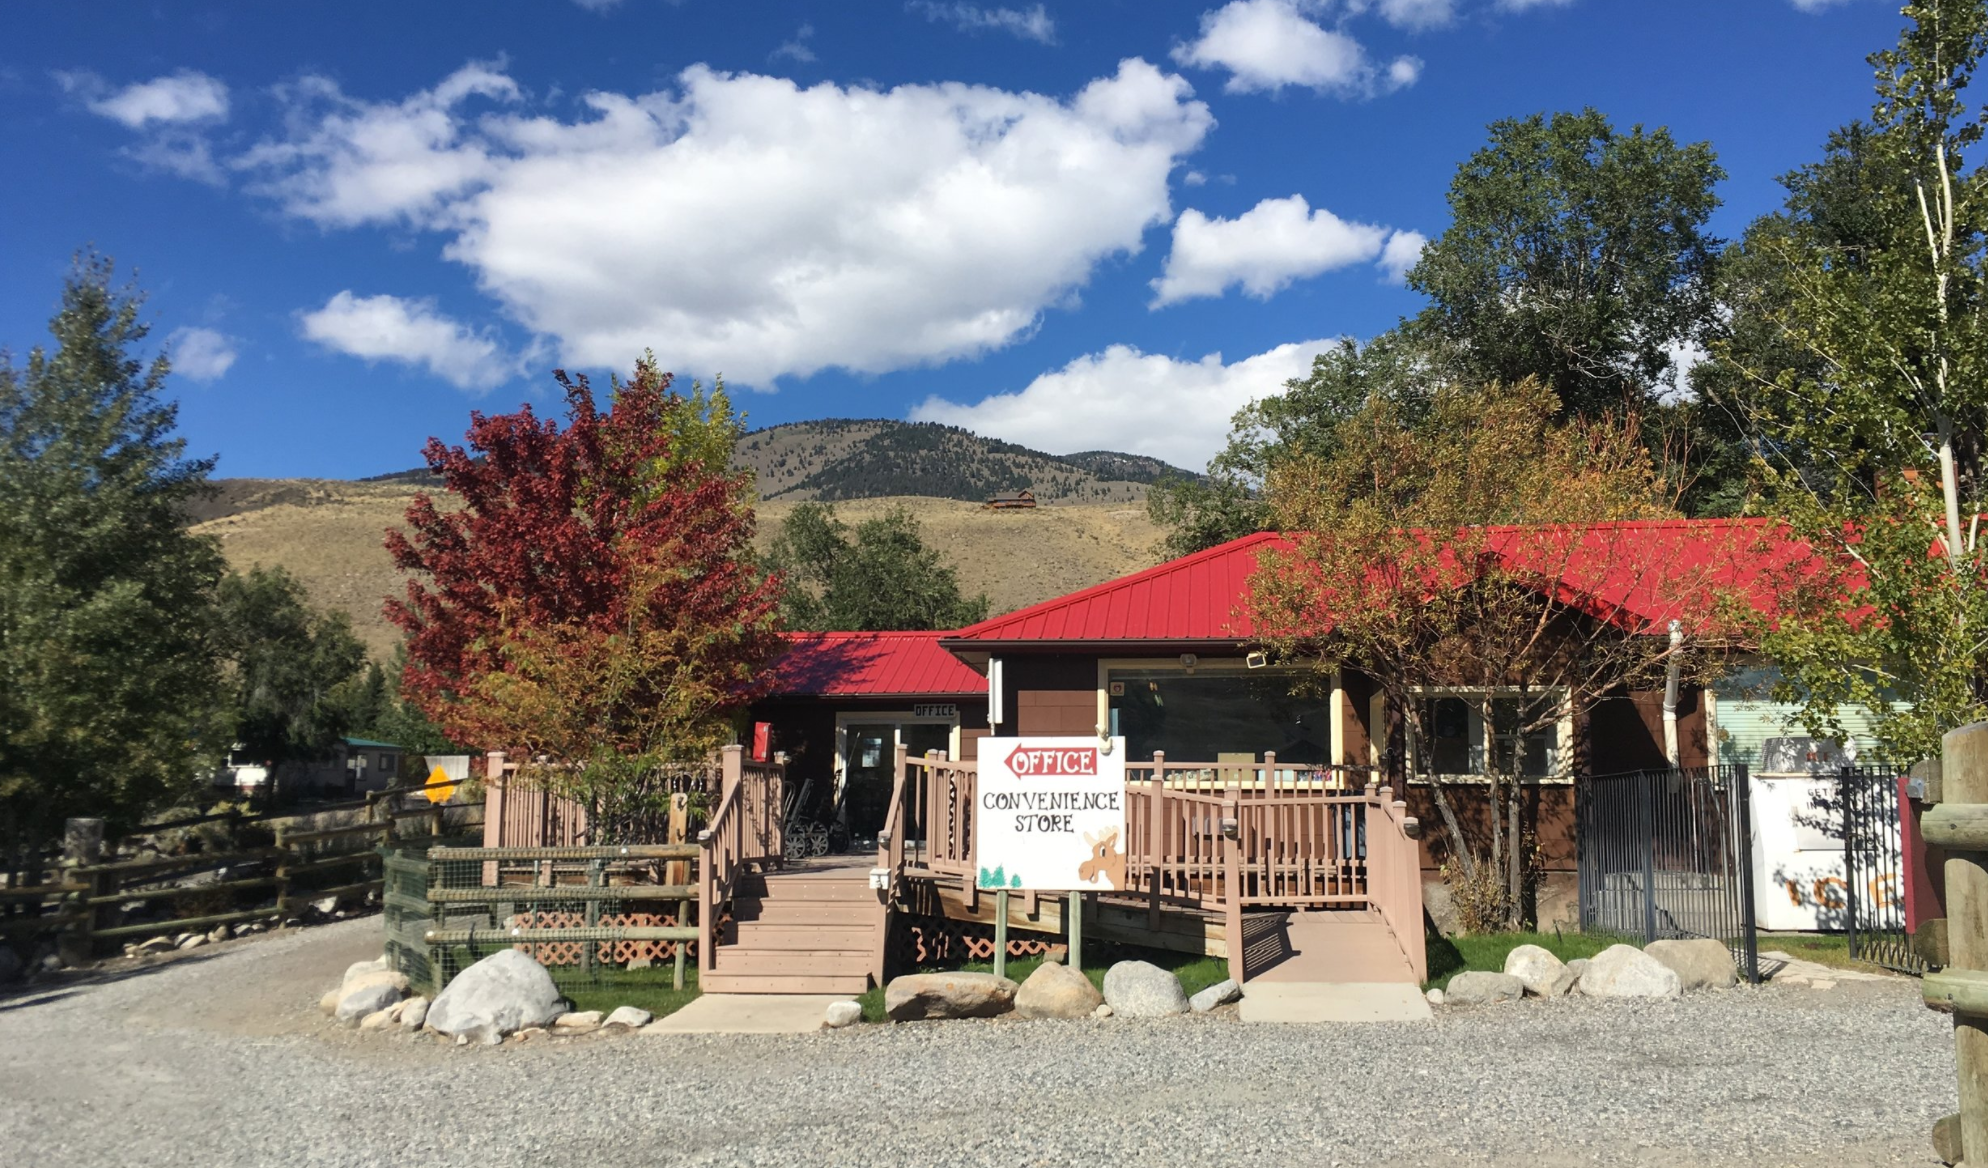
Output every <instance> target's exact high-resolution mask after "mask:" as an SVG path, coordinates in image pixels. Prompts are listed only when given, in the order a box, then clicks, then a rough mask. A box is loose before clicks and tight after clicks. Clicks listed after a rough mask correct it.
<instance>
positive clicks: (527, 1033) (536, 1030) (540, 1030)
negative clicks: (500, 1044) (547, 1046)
mask: <svg viewBox="0 0 1988 1168" xmlns="http://www.w3.org/2000/svg"><path fill="white" fill-rule="evenodd" d="M546 1034H547V1031H546V1029H545V1027H543V1026H527V1027H525V1028H524V1029H523V1030H520V1031H518V1032H517V1033H516V1034H513V1035H512V1036H511V1040H512V1041H513V1042H530V1041H532V1040H533V1039H536V1038H544V1037H545V1036H546Z"/></svg>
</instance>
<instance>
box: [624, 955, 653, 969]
mask: <svg viewBox="0 0 1988 1168" xmlns="http://www.w3.org/2000/svg"><path fill="white" fill-rule="evenodd" d="M655 967H656V959H655V958H653V957H636V958H633V959H632V960H630V961H629V963H628V968H630V969H654V968H655Z"/></svg>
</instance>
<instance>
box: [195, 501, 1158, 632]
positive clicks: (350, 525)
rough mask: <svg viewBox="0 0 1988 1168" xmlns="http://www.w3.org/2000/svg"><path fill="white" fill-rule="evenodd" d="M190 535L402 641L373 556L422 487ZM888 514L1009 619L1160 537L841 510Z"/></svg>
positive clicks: (1137, 554) (213, 506)
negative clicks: (910, 526)
mask: <svg viewBox="0 0 1988 1168" xmlns="http://www.w3.org/2000/svg"><path fill="white" fill-rule="evenodd" d="M219 487H220V490H219V491H218V492H217V494H216V496H215V498H214V499H212V500H210V501H208V502H207V503H206V504H205V505H204V507H203V509H202V511H201V512H200V514H198V515H197V516H196V518H197V519H198V520H200V521H199V522H198V523H197V524H196V525H195V530H196V531H200V532H203V533H206V534H210V535H213V536H215V537H217V538H218V539H219V540H220V541H221V547H222V550H223V551H224V552H226V554H227V556H228V561H229V562H230V563H231V564H233V565H234V566H236V567H237V568H247V567H249V566H250V565H253V564H264V565H281V566H283V567H285V568H288V569H289V570H290V571H291V572H292V573H294V574H295V575H296V576H297V577H298V579H300V580H301V581H303V584H304V586H305V588H306V589H307V590H309V592H310V595H311V599H312V601H313V602H314V603H316V604H318V605H321V606H323V607H326V608H333V609H338V610H340V611H343V612H345V613H347V614H348V615H350V616H351V618H352V623H353V626H354V628H355V629H356V630H357V631H358V633H359V635H360V637H361V638H362V639H363V640H364V641H365V642H366V647H367V649H368V650H369V651H370V652H371V653H372V654H373V655H374V656H375V657H377V658H380V659H382V660H384V659H385V658H387V657H388V656H389V655H391V653H392V652H393V646H394V645H395V643H396V642H397V641H398V640H399V633H398V631H397V630H395V629H394V628H393V627H392V626H391V625H389V624H388V623H387V622H386V619H385V618H384V617H383V616H381V614H380V601H381V600H382V599H383V598H384V597H386V596H387V595H388V594H390V593H391V594H393V595H400V593H401V591H402V589H403V588H404V584H403V583H402V577H401V576H400V574H399V573H397V572H395V571H394V569H393V565H392V564H391V563H390V562H389V561H388V560H387V555H386V551H385V550H384V549H383V548H382V547H381V546H380V540H381V537H382V536H383V535H384V534H385V532H386V529H387V528H388V527H392V526H398V525H399V523H400V520H401V516H402V515H403V514H405V512H406V510H407V504H408V501H409V500H410V499H412V498H413V496H414V494H415V493H416V491H418V490H419V489H420V488H419V487H418V486H416V485H415V484H413V483H410V482H407V481H376V482H366V483H353V482H338V481H329V480H319V479H224V480H222V481H221V482H220V484H219ZM797 501H798V500H797V499H795V498H787V499H777V500H772V501H769V502H767V503H764V504H762V505H761V508H760V541H761V543H762V546H763V545H764V543H765V542H766V541H767V540H768V539H769V538H770V537H771V535H772V533H773V531H774V530H775V529H776V528H777V527H778V525H779V523H780V521H781V520H783V519H784V518H786V516H787V514H788V513H789V512H791V511H792V510H793V508H794V506H795V505H796V503H797ZM894 504H903V505H904V506H906V507H909V508H910V509H911V511H912V513H913V514H915V515H916V516H917V517H918V519H919V521H920V522H921V523H923V524H924V526H925V534H926V538H927V539H928V541H930V542H931V543H932V544H933V546H935V547H939V548H942V549H944V551H945V553H946V554H947V555H948V556H950V557H952V560H953V562H954V563H955V564H957V565H958V566H959V570H960V583H961V585H962V586H963V587H964V588H965V589H966V590H967V591H968V592H969V593H974V592H982V591H985V592H986V593H987V595H988V597H989V599H990V600H992V601H993V611H995V612H997V613H1000V612H1007V611H1011V610H1013V609H1016V608H1021V607H1023V606H1024V605H1029V604H1034V603H1036V602H1038V601H1042V600H1047V599H1049V598H1050V597H1053V596H1060V595H1062V594H1063V593H1065V592H1071V591H1075V590H1076V589H1079V588H1085V587H1088V586H1090V585H1092V584H1097V583H1100V582H1102V581H1105V580H1108V579H1111V578H1112V577H1114V576H1119V575H1122V574H1124V573H1126V572H1130V571H1134V570H1136V569H1139V568H1143V567H1146V566H1148V565H1150V564H1152V563H1155V562H1156V561H1157V559H1158V553H1157V545H1158V542H1159V536H1160V532H1159V531H1158V529H1157V528H1155V527H1154V526H1153V525H1152V523H1151V522H1150V521H1149V520H1148V519H1147V518H1146V509H1145V507H1144V505H1143V504H1138V503H1132V502H1120V503H1069V504H1065V505H1061V506H1056V507H1042V508H1037V509H1036V510H1033V511H988V510H986V509H984V508H982V507H980V506H979V505H977V504H974V503H968V502H962V501H959V500H954V499H934V498H921V497H897V498H885V499H857V500H850V501H847V502H838V503H837V504H836V512H837V514H839V515H840V516H842V518H843V519H844V520H846V521H848V522H851V523H856V522H860V521H861V520H863V519H865V518H868V517H870V516H872V515H876V514H879V513H881V512H882V511H884V510H885V509H886V508H888V507H890V506H892V505H894Z"/></svg>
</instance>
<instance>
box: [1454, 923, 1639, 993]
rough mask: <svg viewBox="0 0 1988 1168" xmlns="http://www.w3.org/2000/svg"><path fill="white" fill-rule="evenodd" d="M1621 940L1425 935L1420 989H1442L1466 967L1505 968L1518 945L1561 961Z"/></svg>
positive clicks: (1559, 935)
mask: <svg viewBox="0 0 1988 1168" xmlns="http://www.w3.org/2000/svg"><path fill="white" fill-rule="evenodd" d="M1620 940H1621V938H1619V937H1610V936H1603V935H1597V934H1593V933H1484V934H1479V935H1476V936H1468V937H1431V938H1429V980H1428V981H1425V982H1423V983H1422V988H1424V989H1446V988H1448V986H1449V984H1450V979H1451V978H1453V977H1455V976H1456V975H1457V974H1459V973H1464V972H1466V971H1470V970H1483V971H1486V972H1490V973H1503V972H1504V971H1505V956H1506V955H1507V954H1509V953H1510V952H1511V951H1512V950H1514V949H1516V948H1518V947H1519V946H1521V945H1537V946H1539V947H1540V948H1542V949H1544V950H1546V951H1547V952H1549V953H1551V954H1553V955H1554V956H1555V957H1558V958H1559V959H1560V960H1562V961H1572V960H1574V959H1575V958H1576V957H1593V956H1594V955H1595V954H1597V953H1600V952H1601V951H1602V950H1604V949H1606V948H1608V947H1609V946H1610V945H1614V944H1616V943H1618V942H1619V941H1620Z"/></svg>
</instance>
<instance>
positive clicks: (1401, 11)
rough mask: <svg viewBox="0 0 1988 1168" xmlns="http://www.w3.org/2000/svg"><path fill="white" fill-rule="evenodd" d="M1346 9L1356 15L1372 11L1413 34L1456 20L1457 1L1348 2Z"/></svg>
mask: <svg viewBox="0 0 1988 1168" xmlns="http://www.w3.org/2000/svg"><path fill="white" fill-rule="evenodd" d="M1346 7H1347V10H1348V11H1349V12H1352V13H1355V14H1358V13H1362V12H1366V11H1368V10H1369V9H1371V10H1373V11H1375V12H1376V13H1378V14H1379V15H1380V18H1381V19H1382V20H1385V21H1387V22H1388V23H1389V24H1391V25H1393V26H1395V27H1396V28H1405V29H1408V30H1410V31H1413V32H1420V31H1422V30H1424V29H1431V28H1441V27H1443V26H1444V25H1447V24H1449V23H1450V22H1452V21H1454V20H1455V19H1456V0H1347V3H1346Z"/></svg>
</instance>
